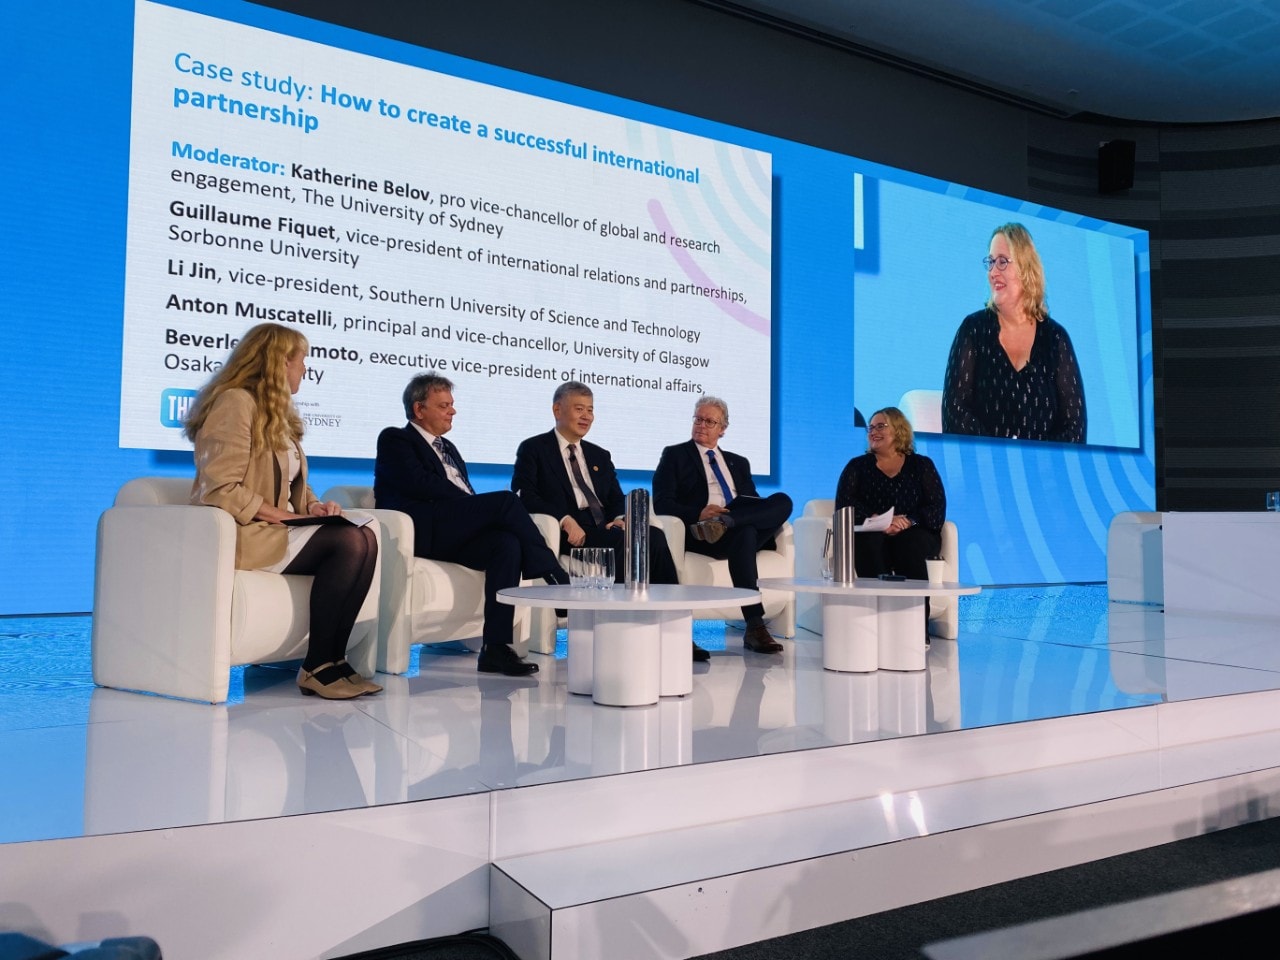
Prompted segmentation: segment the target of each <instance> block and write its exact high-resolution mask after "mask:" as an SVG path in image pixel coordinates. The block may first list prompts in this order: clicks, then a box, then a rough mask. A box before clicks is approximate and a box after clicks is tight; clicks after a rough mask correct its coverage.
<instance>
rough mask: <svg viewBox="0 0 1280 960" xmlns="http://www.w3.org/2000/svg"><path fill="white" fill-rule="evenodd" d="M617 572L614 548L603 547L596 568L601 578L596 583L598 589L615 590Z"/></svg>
mask: <svg viewBox="0 0 1280 960" xmlns="http://www.w3.org/2000/svg"><path fill="white" fill-rule="evenodd" d="M615 570H616V568H615V567H614V559H613V547H601V548H600V560H599V562H598V564H597V566H596V572H597V574H598V575H599V577H600V579H599V581H598V582H597V583H596V587H597V589H600V590H610V589H612V588H613V580H614V575H615Z"/></svg>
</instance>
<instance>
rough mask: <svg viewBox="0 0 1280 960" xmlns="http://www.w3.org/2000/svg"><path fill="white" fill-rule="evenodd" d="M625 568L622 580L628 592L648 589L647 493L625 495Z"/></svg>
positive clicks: (637, 492) (643, 491)
mask: <svg viewBox="0 0 1280 960" xmlns="http://www.w3.org/2000/svg"><path fill="white" fill-rule="evenodd" d="M626 522H627V529H626V538H625V539H624V541H623V542H624V544H625V545H626V567H625V570H624V575H623V580H624V581H625V582H626V585H627V589H628V590H636V591H639V592H641V593H643V592H644V591H646V590H648V589H649V491H648V490H643V489H637V490H632V491H631V492H630V493H628V494H627V512H626Z"/></svg>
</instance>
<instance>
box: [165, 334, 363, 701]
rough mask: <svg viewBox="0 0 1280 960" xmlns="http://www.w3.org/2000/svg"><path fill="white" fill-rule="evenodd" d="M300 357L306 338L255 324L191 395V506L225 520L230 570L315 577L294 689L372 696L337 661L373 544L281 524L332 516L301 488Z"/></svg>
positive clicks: (346, 529) (353, 535) (355, 530)
mask: <svg viewBox="0 0 1280 960" xmlns="http://www.w3.org/2000/svg"><path fill="white" fill-rule="evenodd" d="M307 350H308V344H307V339H306V337H304V336H303V335H302V334H301V333H298V332H297V331H296V330H293V329H290V328H289V327H284V326H280V325H279V324H274V323H263V324H259V325H258V326H256V327H254V328H253V329H252V330H250V331H249V332H248V333H246V334H245V335H244V338H243V339H242V340H241V341H240V342H239V343H238V344H236V347H235V349H234V350H232V351H231V356H230V357H228V358H227V362H226V363H225V364H224V365H223V366H222V368H221V369H220V370H219V371H218V372H217V373H215V374H214V375H213V379H211V380H210V381H209V382H208V383H207V384H205V386H204V387H203V388H202V389H201V390H200V393H199V394H198V395H197V397H196V399H195V403H194V404H193V405H192V407H191V412H190V414H189V415H188V416H187V420H186V424H185V427H184V432H185V433H186V435H187V437H188V438H189V439H190V440H191V441H192V442H193V443H194V444H195V448H196V450H195V460H196V479H195V484H194V485H193V486H192V489H191V502H192V503H195V504H203V505H208V506H213V507H219V508H221V509H223V510H226V511H227V513H229V514H231V516H232V517H234V518H235V521H236V567H237V569H240V570H265V571H267V572H269V573H298V574H309V575H311V576H313V577H314V578H315V579H314V580H313V582H312V585H311V610H310V613H311V619H310V626H311V637H310V642H309V644H308V647H307V655H306V658H305V659H304V660H303V662H302V668H301V669H300V670H299V671H298V688H299V689H300V690H301V691H302V692H303V693H304V694H318V695H320V696H321V697H324V698H325V699H327V700H349V699H351V698H352V697H358V696H361V695H362V694H366V693H377V692H378V691H379V690H381V689H382V688H381V687H380V686H378V685H377V684H376V683H372V682H370V681H369V680H366V679H365V678H364V677H362V676H360V675H359V674H358V673H356V671H355V669H354V668H353V667H352V666H351V665H350V664H348V663H347V661H346V649H347V641H348V640H349V639H350V636H351V629H352V627H353V626H354V625H355V621H356V616H357V615H358V614H359V611H360V607H361V605H362V604H363V603H364V598H365V595H366V594H367V593H368V592H369V586H370V584H371V583H372V582H373V571H374V567H375V565H376V562H377V558H378V542H377V539H376V537H375V536H374V533H373V530H371V529H370V528H369V527H368V526H356V525H352V524H345V523H343V524H333V525H321V526H286V525H285V522H286V521H289V520H302V519H305V518H307V517H330V516H337V515H339V514H341V512H342V510H341V509H340V508H339V506H338V505H337V504H336V503H322V502H321V501H320V500H319V498H317V497H316V495H315V494H314V493H312V492H311V488H310V487H309V486H308V485H307V458H306V457H305V456H304V455H303V453H302V445H301V444H300V443H299V440H300V438H301V437H302V429H303V428H302V419H301V417H299V416H298V412H297V410H296V409H294V406H293V395H294V394H295V393H297V392H298V387H299V386H300V385H301V384H302V378H303V375H304V374H305V373H306V358H307Z"/></svg>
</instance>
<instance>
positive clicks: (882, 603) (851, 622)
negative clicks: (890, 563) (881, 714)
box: [760, 577, 982, 673]
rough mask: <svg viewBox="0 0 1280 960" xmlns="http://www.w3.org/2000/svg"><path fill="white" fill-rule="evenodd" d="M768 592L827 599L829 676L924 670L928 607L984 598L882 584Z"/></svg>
mask: <svg viewBox="0 0 1280 960" xmlns="http://www.w3.org/2000/svg"><path fill="white" fill-rule="evenodd" d="M760 586H761V587H762V588H766V589H771V590H791V591H794V592H795V593H817V594H821V595H822V666H823V667H825V668H826V669H827V670H838V671H841V672H849V673H869V672H871V671H872V670H923V669H924V667H925V646H924V639H925V629H926V624H925V618H924V601H925V599H926V598H927V597H959V596H968V595H970V594H974V593H979V592H981V590H982V588H981V587H977V586H973V585H972V584H967V583H954V582H951V583H930V582H929V581H928V580H878V579H871V578H864V579H860V580H855V581H854V582H853V583H840V582H838V581H834V580H800V579H795V578H791V577H768V578H762V579H761V580H760Z"/></svg>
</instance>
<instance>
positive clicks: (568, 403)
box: [511, 380, 710, 660]
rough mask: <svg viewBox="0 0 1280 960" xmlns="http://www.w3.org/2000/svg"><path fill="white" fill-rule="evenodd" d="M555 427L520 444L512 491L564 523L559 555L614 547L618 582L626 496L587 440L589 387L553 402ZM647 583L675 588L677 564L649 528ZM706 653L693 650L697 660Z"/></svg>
mask: <svg viewBox="0 0 1280 960" xmlns="http://www.w3.org/2000/svg"><path fill="white" fill-rule="evenodd" d="M551 413H552V416H554V417H555V421H556V426H555V429H554V430H551V431H549V432H548V433H540V434H538V435H537V436H536V437H530V438H529V439H528V440H525V441H524V442H523V443H521V444H520V447H519V449H518V450H517V451H516V465H515V472H514V474H513V475H512V477H511V489H512V490H514V491H515V492H516V494H517V495H518V496H519V497H520V502H521V503H523V504H524V505H525V507H526V508H528V510H529V512H530V513H546V514H550V515H551V516H553V517H555V518H556V519H557V520H559V521H560V552H561V553H566V552H567V551H568V550H569V548H571V547H610V548H612V549H613V551H614V556H615V558H617V560H618V563H617V565H616V570H617V580H618V582H619V583H621V582H622V579H623V564H622V562H621V561H622V557H623V550H624V543H625V536H626V528H625V523H624V520H623V510H624V503H625V501H624V497H623V495H622V487H621V486H620V485H619V483H618V474H617V471H615V470H614V468H613V459H612V458H611V457H610V456H609V451H608V450H606V449H604V448H603V447H598V446H596V445H595V444H594V443H588V442H587V441H586V440H585V439H584V438H585V437H586V435H587V431H589V430H590V429H591V425H592V423H594V422H595V397H594V395H593V394H592V392H591V388H590V387H588V386H587V385H586V384H585V383H579V382H578V381H576V380H571V381H569V382H568V383H562V384H560V386H559V387H557V388H556V392H555V394H554V395H553V396H552V398H551ZM649 580H650V582H651V583H677V582H678V577H677V576H676V566H675V561H673V560H672V559H671V551H670V550H669V549H668V547H667V538H666V537H664V536H663V535H662V531H661V530H658V529H655V528H653V527H650V528H649ZM709 656H710V655H709V654H708V653H707V651H705V650H703V649H702V648H701V647H699V646H697V645H696V644H695V645H694V648H693V658H694V659H695V660H706V659H708V658H709Z"/></svg>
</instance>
